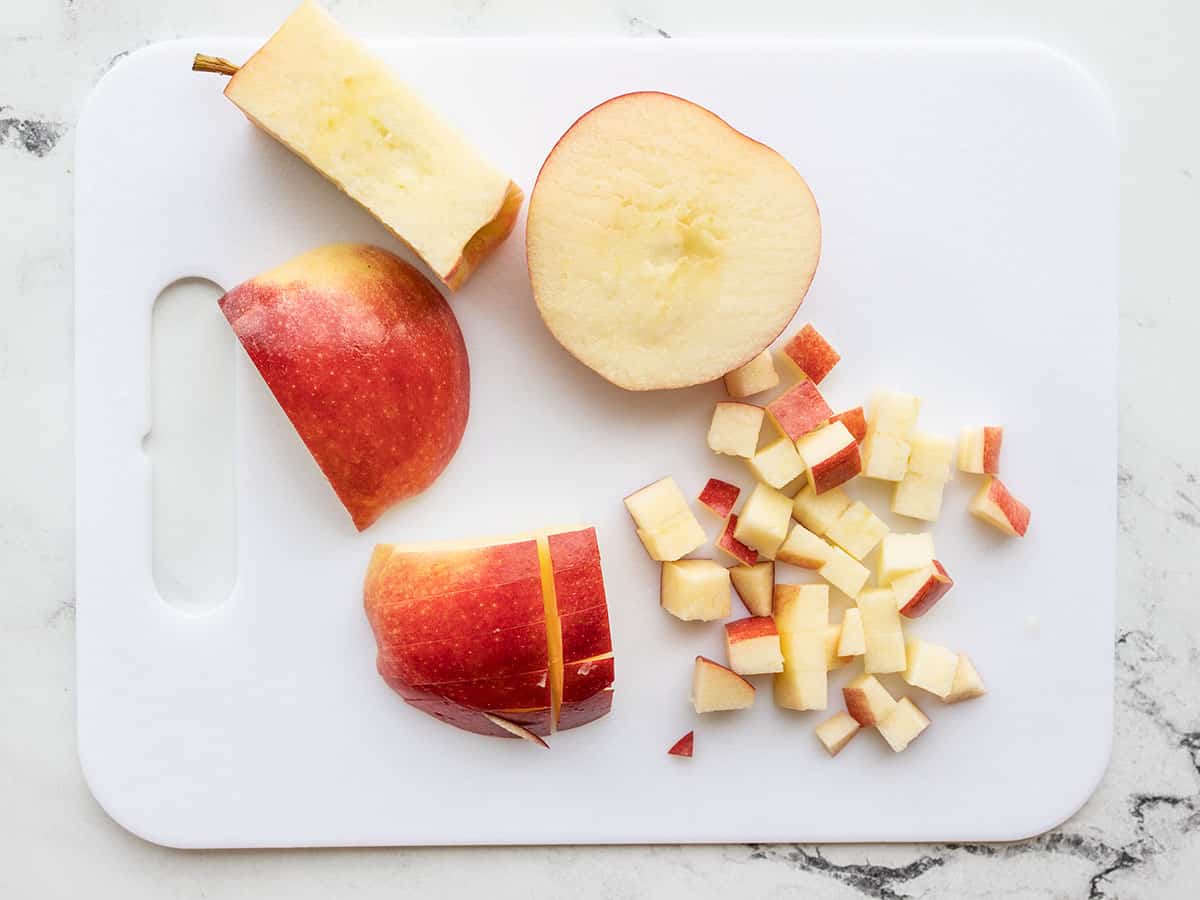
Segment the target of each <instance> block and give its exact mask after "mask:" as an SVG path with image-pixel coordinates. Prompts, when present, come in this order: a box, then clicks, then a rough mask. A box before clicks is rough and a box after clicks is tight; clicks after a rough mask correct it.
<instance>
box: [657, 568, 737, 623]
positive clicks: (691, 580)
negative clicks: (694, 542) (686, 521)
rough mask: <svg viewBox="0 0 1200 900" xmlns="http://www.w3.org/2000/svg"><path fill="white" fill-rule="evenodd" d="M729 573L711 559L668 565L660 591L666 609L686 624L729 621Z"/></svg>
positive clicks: (663, 574) (663, 572)
mask: <svg viewBox="0 0 1200 900" xmlns="http://www.w3.org/2000/svg"><path fill="white" fill-rule="evenodd" d="M729 584H730V582H729V570H728V569H726V568H725V567H724V566H722V565H721V564H720V563H716V562H713V561H712V560H711V559H681V560H679V561H678V562H664V563H663V566H662V581H661V583H660V587H659V595H660V602H661V604H662V608H663V609H665V610H666V611H667V612H669V613H670V614H671V615H673V616H674V617H675V618H677V619H682V620H683V621H685V622H712V621H715V620H717V619H725V618H728V617H729V612H730V606H731V605H732V600H731V598H730V594H729Z"/></svg>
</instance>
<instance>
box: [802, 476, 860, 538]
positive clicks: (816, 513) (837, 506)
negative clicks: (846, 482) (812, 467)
mask: <svg viewBox="0 0 1200 900" xmlns="http://www.w3.org/2000/svg"><path fill="white" fill-rule="evenodd" d="M849 506H850V498H849V497H848V496H847V495H846V492H845V491H843V490H842V489H841V488H833V489H831V490H828V491H825V493H823V494H818V493H817V492H816V491H814V490H813V488H812V485H807V486H805V487H803V488H801V489H800V491H799V492H798V493H797V494H796V496H795V499H794V500H793V501H792V518H794V519H795V520H796V521H797V522H799V523H800V524H801V525H803V526H804V527H805V528H807V529H808V530H809V531H811V532H812V533H813V534H816V535H824V534H825V533H826V532H827V531H829V526H831V525H832V524H833V523H834V522H836V521H837V520H838V517H839V516H841V514H842V513H844V512H845V511H846V509H847V507H849Z"/></svg>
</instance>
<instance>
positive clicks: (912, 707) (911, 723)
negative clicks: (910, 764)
mask: <svg viewBox="0 0 1200 900" xmlns="http://www.w3.org/2000/svg"><path fill="white" fill-rule="evenodd" d="M928 727H929V719H927V718H926V717H925V713H923V712H921V710H920V709H918V708H917V705H916V704H915V703H913V702H912V701H911V700H909V699H908V698H907V697H901V698H900V700H899V701H898V702H897V703H896V708H895V709H894V710H892V712H891V715H889V716H888V717H887V718H885V719H883V720H882V721H880V722H876V723H875V728H876V730H877V731H878V732H879V733H880V734H881V735H883V739H884V740H885V741H887V743H888V746H889V747H891V748H892V750H894V751H895V752H896V753H900V752H901V751H902V750H904V749H906V748H907V747H908V745H909V744H911V743H912V742H913V741H914V740H915V739H916V738H917V736H918V735H919V734H920V733H921V732H922V731H924V730H925V729H926V728H928Z"/></svg>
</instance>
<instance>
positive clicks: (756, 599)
mask: <svg viewBox="0 0 1200 900" xmlns="http://www.w3.org/2000/svg"><path fill="white" fill-rule="evenodd" d="M729 578H730V580H731V581H732V582H733V589H734V590H735V591H737V595H738V597H740V598H741V600H742V604H743V605H744V606H745V607H746V611H747V612H749V613H750V615H752V616H769V615H771V606H772V598H773V596H774V593H775V563H774V562H772V561H771V560H769V559H768V560H765V561H764V562H760V563H755V564H754V565H752V566H749V565H743V566H734V567H733V568H731V569H730V570H729Z"/></svg>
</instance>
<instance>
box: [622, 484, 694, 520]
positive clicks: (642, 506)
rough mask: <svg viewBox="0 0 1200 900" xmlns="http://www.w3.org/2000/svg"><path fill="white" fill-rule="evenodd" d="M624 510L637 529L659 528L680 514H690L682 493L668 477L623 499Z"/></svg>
mask: <svg viewBox="0 0 1200 900" xmlns="http://www.w3.org/2000/svg"><path fill="white" fill-rule="evenodd" d="M625 508H626V509H628V510H629V514H630V515H631V516H633V521H634V523H635V524H636V525H637V527H638V528H646V529H656V528H661V527H662V526H664V525H666V524H667V523H668V522H670V521H671V520H672V519H674V518H676V517H677V516H678V515H680V514H681V513H685V512H691V509H690V508H689V507H688V502H687V498H686V497H684V496H683V491H681V490H680V489H679V485H677V484H676V483H675V479H674V478H671V477H670V476H667V477H666V478H660V479H659V480H658V481H656V482H654V483H653V484H648V485H646V486H645V487H644V488H642V489H641V490H638V491H634V492H633V493H632V494H630V495H629V496H628V497H626V498H625Z"/></svg>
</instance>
